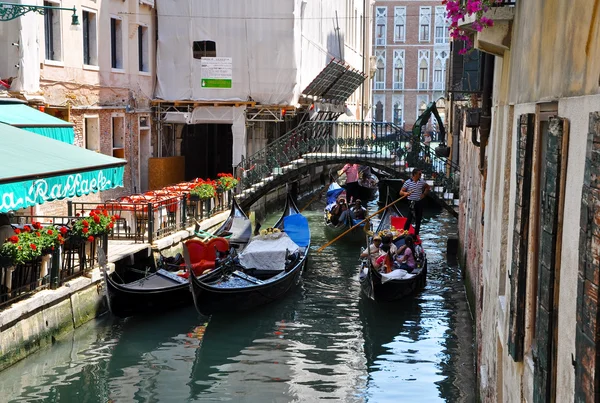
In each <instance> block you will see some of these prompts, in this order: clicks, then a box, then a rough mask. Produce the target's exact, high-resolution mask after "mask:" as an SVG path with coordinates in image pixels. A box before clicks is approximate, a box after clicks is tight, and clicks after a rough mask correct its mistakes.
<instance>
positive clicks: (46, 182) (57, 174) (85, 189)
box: [0, 123, 127, 212]
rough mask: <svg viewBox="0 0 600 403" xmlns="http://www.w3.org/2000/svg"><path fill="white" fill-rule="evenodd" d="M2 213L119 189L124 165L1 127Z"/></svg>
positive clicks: (0, 171)
mask: <svg viewBox="0 0 600 403" xmlns="http://www.w3.org/2000/svg"><path fill="white" fill-rule="evenodd" d="M0 144H2V146H1V147H0V212H7V211H10V210H18V209H21V208H25V207H29V206H35V205H37V204H42V203H44V202H49V201H53V200H61V199H65V198H68V197H76V196H84V195H87V194H90V193H97V192H100V191H103V190H109V189H113V188H115V187H120V186H123V172H124V165H125V164H126V163H127V161H126V160H123V159H119V158H113V157H110V156H108V155H104V154H100V153H97V152H94V151H90V150H86V149H84V148H81V147H77V146H74V145H70V144H65V143H63V142H60V141H56V140H52V139H49V138H46V137H42V136H39V135H37V134H33V133H30V132H27V131H24V130H21V129H18V128H16V127H12V126H9V125H6V124H2V123H0Z"/></svg>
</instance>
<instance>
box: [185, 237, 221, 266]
mask: <svg viewBox="0 0 600 403" xmlns="http://www.w3.org/2000/svg"><path fill="white" fill-rule="evenodd" d="M185 246H187V249H188V252H189V254H190V261H191V262H190V263H192V264H193V263H196V262H199V261H201V260H202V259H209V260H211V259H210V256H209V255H207V253H208V252H209V249H208V248H207V247H206V246H207V245H206V244H205V243H204V242H202V241H201V240H199V239H190V240H189V241H186V242H185ZM213 254H214V252H213ZM212 260H214V257H213V259H212Z"/></svg>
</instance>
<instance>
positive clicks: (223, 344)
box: [189, 288, 301, 401]
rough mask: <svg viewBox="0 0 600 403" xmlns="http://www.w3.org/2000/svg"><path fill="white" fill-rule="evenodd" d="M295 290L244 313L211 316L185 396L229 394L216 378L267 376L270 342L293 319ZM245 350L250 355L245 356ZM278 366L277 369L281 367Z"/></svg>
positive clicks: (191, 397)
mask: <svg viewBox="0 0 600 403" xmlns="http://www.w3.org/2000/svg"><path fill="white" fill-rule="evenodd" d="M299 291H300V290H299V289H298V288H296V289H295V290H294V291H292V292H291V293H290V295H289V298H286V299H285V300H279V301H275V302H274V303H272V304H269V305H264V306H262V307H260V308H258V309H256V310H254V311H251V312H247V313H246V314H244V315H239V313H236V312H222V313H220V314H217V315H212V316H211V317H210V319H209V321H208V325H207V326H206V331H205V332H204V335H203V337H202V341H201V343H200V347H199V348H197V349H196V352H195V359H194V363H193V366H192V372H191V375H190V379H192V380H193V382H190V384H189V387H190V397H189V398H190V399H191V400H193V401H197V400H201V397H202V395H203V394H211V391H210V389H213V391H212V393H217V394H219V393H222V394H228V393H230V392H229V391H228V390H227V388H226V387H223V385H220V386H219V380H222V379H224V378H226V377H228V376H232V377H233V378H236V377H237V378H239V382H241V381H248V378H249V377H250V376H251V377H253V378H256V377H259V379H260V378H261V377H264V376H268V374H269V373H270V372H272V371H271V368H270V367H269V366H270V365H277V364H273V363H272V361H271V362H270V363H269V361H268V358H267V356H268V357H269V358H271V357H272V355H271V354H272V348H273V343H276V342H277V340H278V339H279V336H280V334H281V333H282V331H285V327H286V325H287V324H288V323H293V322H294V321H295V316H296V306H297V304H296V303H295V302H297V301H298V299H299V298H300V297H301V295H300V292H299ZM246 352H249V353H248V354H249V355H250V356H251V357H245V356H244V355H245V354H246ZM279 354H280V355H279V357H280V358H281V357H282V356H285V355H286V353H285V352H280V353H279ZM263 356H264V357H263ZM245 358H250V359H249V360H246V359H245ZM271 360H272V358H271ZM278 368H279V371H281V368H283V366H278ZM278 376H279V377H280V378H283V379H285V377H286V375H285V374H282V373H279V374H278ZM261 380H262V379H261ZM230 382H232V383H233V384H238V383H239V382H238V380H236V379H231V380H230ZM214 398H215V399H216V398H217V396H214ZM207 400H208V399H207Z"/></svg>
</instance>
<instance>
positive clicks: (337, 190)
mask: <svg viewBox="0 0 600 403" xmlns="http://www.w3.org/2000/svg"><path fill="white" fill-rule="evenodd" d="M341 199H344V200H346V193H345V190H344V188H343V187H341V186H340V185H338V184H337V183H336V182H332V183H331V184H330V185H329V189H328V190H327V205H326V206H325V208H324V209H323V220H324V222H325V235H326V236H327V238H330V239H331V238H335V237H337V236H338V235H341V234H342V233H344V232H346V231H347V230H349V229H350V228H352V226H354V225H355V224H357V223H359V222H360V221H361V220H354V219H352V216H351V215H350V214H348V215H346V219H345V220H343V221H339V220H337V221H336V220H334V219H333V217H332V215H331V209H332V208H333V207H334V206H335V204H336V200H341ZM348 208H349V209H350V208H351V206H348ZM364 225H365V224H364V223H363V224H361V225H359V226H357V227H356V228H355V229H354V230H353V231H352V233H351V234H348V235H347V236H346V237H345V238H344V239H346V240H348V239H352V238H354V239H356V238H359V239H364V238H363V232H362V230H363V228H364Z"/></svg>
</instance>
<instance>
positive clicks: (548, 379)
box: [451, 0, 600, 402]
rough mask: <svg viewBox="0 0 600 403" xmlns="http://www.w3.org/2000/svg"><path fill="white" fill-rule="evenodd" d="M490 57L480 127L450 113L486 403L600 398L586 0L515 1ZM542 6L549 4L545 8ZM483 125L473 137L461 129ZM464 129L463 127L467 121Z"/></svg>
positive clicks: (593, 84) (599, 60)
mask: <svg viewBox="0 0 600 403" xmlns="http://www.w3.org/2000/svg"><path fill="white" fill-rule="evenodd" d="M505 3H512V4H510V5H507V4H504V5H502V4H501V7H495V8H493V9H492V10H490V11H489V13H488V16H489V17H491V18H492V19H493V20H494V26H493V27H492V28H486V29H484V30H483V31H481V32H477V31H476V30H474V29H473V28H472V23H473V19H466V20H465V21H462V22H461V24H462V26H461V28H463V29H466V30H470V31H472V32H471V34H472V35H473V40H474V44H475V46H476V47H477V48H478V49H480V50H481V51H483V52H484V61H483V68H482V69H483V74H482V76H483V80H482V81H483V84H482V92H481V95H480V99H479V101H480V103H479V104H478V105H477V102H475V105H474V104H473V103H472V104H471V105H470V106H471V107H478V108H480V112H481V119H479V120H478V121H474V120H470V119H466V115H463V116H453V117H452V119H453V121H455V122H457V124H456V125H451V127H452V128H455V127H458V128H457V129H456V130H458V131H459V137H460V138H459V144H460V156H461V158H460V168H461V189H460V192H461V202H462V204H461V206H460V215H459V241H460V254H461V262H462V266H463V267H464V269H465V274H466V280H467V287H468V288H469V291H470V293H469V294H470V295H471V296H472V298H471V302H472V307H473V311H474V312H475V317H476V322H477V328H476V330H477V332H476V334H477V338H476V345H477V357H478V358H477V360H478V362H477V368H478V369H479V370H478V373H477V376H478V381H479V391H480V398H481V400H482V401H485V402H492V401H494V402H496V401H497V402H521V401H526V402H548V401H556V402H594V401H598V396H599V394H600V390H599V386H598V385H599V380H600V375H599V374H600V362H599V360H598V357H599V356H600V354H599V353H600V336H599V335H600V328H599V323H598V312H599V311H600V306H599V303H598V287H599V286H600V281H599V280H598V279H599V277H600V276H599V272H600V265H599V262H600V254H599V250H600V248H599V245H600V236H599V234H600V202H599V200H600V198H599V197H598V195H599V194H600V185H599V182H598V175H599V172H600V164H599V159H598V150H599V145H600V86H599V81H598V77H599V76H600V42H599V41H600V36H599V35H598V33H599V30H598V27H599V26H598V21H597V15H596V14H597V13H596V11H595V9H594V8H591V4H590V2H587V1H584V0H575V1H572V2H569V3H568V4H567V3H564V2H561V1H558V0H531V1H516V2H505ZM541 10H544V11H543V12H541ZM467 120H470V122H469V125H470V126H471V127H474V128H475V136H473V135H472V131H471V128H470V127H466V124H465V122H466V121H467ZM459 123H462V124H459Z"/></svg>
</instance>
